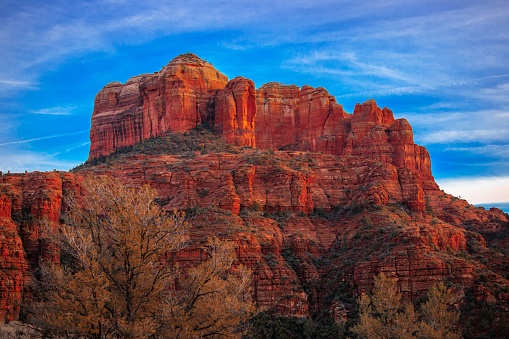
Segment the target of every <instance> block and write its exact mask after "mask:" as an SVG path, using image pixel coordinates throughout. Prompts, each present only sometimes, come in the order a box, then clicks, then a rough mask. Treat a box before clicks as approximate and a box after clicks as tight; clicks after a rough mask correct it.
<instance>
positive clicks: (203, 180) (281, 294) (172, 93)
mask: <svg viewBox="0 0 509 339" xmlns="http://www.w3.org/2000/svg"><path fill="white" fill-rule="evenodd" d="M204 122H207V123H208V124H209V125H210V126H212V127H213V129H214V130H215V132H216V133H218V134H219V135H220V136H221V137H222V139H224V140H226V142H228V143H229V144H231V145H235V146H240V147H233V148H231V149H230V150H229V151H225V149H228V148H225V147H223V148H221V147H219V148H218V149H219V150H214V148H213V147H212V148H207V147H205V146H206V145H205V144H204V141H201V140H198V141H197V144H198V145H202V146H200V147H198V148H194V149H193V150H192V151H185V152H184V151H183V152H181V153H178V152H176V153H171V154H166V153H164V154H161V153H157V155H155V154H134V153H131V154H127V155H124V156H123V157H119V158H117V159H115V160H111V159H110V161H108V162H107V163H105V164H104V163H103V164H101V163H99V164H97V165H96V166H93V167H92V166H88V167H87V166H85V167H84V168H82V169H80V170H75V171H73V172H72V173H66V172H52V173H40V172H34V173H26V174H7V175H1V174H0V223H1V226H2V227H1V228H0V251H1V252H0V269H1V270H0V321H1V320H2V319H8V320H15V319H17V317H18V314H19V307H20V305H21V303H23V302H24V300H28V299H30V290H29V288H28V279H29V276H30V274H29V272H30V269H33V268H35V267H36V266H37V264H38V263H39V261H40V260H43V261H44V260H50V261H54V262H58V260H59V253H58V251H57V250H56V249H55V248H54V247H52V246H50V245H49V243H48V242H46V241H45V234H44V232H45V230H47V229H57V228H58V227H59V225H60V222H61V216H62V212H63V211H64V210H65V196H66V195H68V194H77V195H78V196H79V195H82V194H83V192H82V189H81V182H82V180H83V177H84V176H87V175H92V176H97V175H106V176H109V177H112V178H115V179H118V180H120V181H122V182H124V183H125V184H127V185H128V186H132V187H138V186H140V185H144V184H150V185H151V186H152V187H153V188H155V189H156V190H157V192H158V202H159V203H160V204H161V205H162V206H163V208H165V209H167V210H173V209H178V210H184V211H187V212H188V217H189V223H190V225H191V227H192V228H191V230H190V232H189V239H190V241H189V246H188V247H187V248H186V249H185V250H183V251H181V252H179V253H177V254H176V257H175V259H176V260H177V261H178V262H179V264H181V265H182V266H183V267H189V266H192V265H196V264H198V263H199V262H200V261H201V260H204V258H205V257H204V256H203V251H201V250H200V246H201V244H203V243H205V241H206V239H207V237H211V236H219V237H221V238H228V239H232V240H233V241H234V242H235V244H236V251H237V258H238V263H241V264H243V265H246V266H247V267H249V268H250V269H251V270H252V271H253V296H254V298H255V300H256V302H257V305H258V306H259V308H260V309H263V310H274V311H277V312H278V313H280V314H283V315H295V316H309V315H310V314H311V313H312V312H319V311H321V310H322V311H323V310H325V311H327V312H329V313H330V314H331V316H332V317H333V318H334V319H335V321H337V322H344V321H345V320H346V319H347V315H348V307H349V306H348V305H346V304H345V305H346V306H345V305H343V304H341V303H338V302H331V300H336V301H337V300H343V299H341V298H343V297H344V295H342V294H341V293H343V294H344V293H348V294H349V295H350V297H352V295H353V296H356V295H358V294H360V293H362V291H365V290H369V289H370V288H371V286H372V284H373V276H374V275H376V274H378V273H380V272H384V273H386V274H387V275H388V276H391V277H395V278H397V279H398V285H399V287H400V289H401V291H402V293H403V295H404V297H405V298H407V299H413V298H417V297H419V296H421V295H422V294H423V293H425V292H426V291H427V290H428V289H429V288H430V287H431V286H432V285H433V284H434V283H435V282H438V281H442V280H448V281H450V282H452V283H454V284H456V285H457V286H458V288H459V289H465V291H467V289H471V290H472V291H474V292H475V298H477V299H478V300H479V302H484V300H488V299H489V302H490V303H495V304H497V305H499V304H500V303H502V304H503V303H505V304H503V305H506V304H507V303H508V302H509V297H508V296H507V293H505V294H504V293H502V292H500V291H498V292H497V290H496V289H497V288H498V287H497V286H509V282H508V281H507V280H506V279H507V277H508V276H507V271H508V267H509V259H508V257H507V255H505V254H504V253H506V252H504V251H507V249H508V247H509V238H508V236H507V234H509V233H508V232H507V228H508V227H509V221H508V220H507V215H506V214H504V213H503V212H502V211H500V210H496V209H492V210H484V209H481V208H475V207H474V206H471V205H469V204H468V202H466V201H464V200H461V199H457V198H454V197H452V196H450V195H448V194H446V193H444V192H442V191H440V190H439V188H438V186H437V185H436V183H435V182H434V179H433V176H432V174H431V164H430V158H429V154H428V152H427V151H426V149H424V148H423V147H421V146H418V145H415V144H414V141H413V133H412V129H411V126H410V125H409V123H408V122H407V121H406V120H405V119H397V120H395V119H394V116H393V114H392V112H391V111H390V110H389V109H387V108H384V109H381V108H379V107H378V106H377V105H376V103H375V102H374V101H373V100H370V101H367V102H365V103H363V104H358V105H356V107H355V109H354V112H353V114H348V113H346V112H345V111H344V110H343V108H342V106H341V105H339V104H337V103H336V101H335V99H334V97H332V96H331V95H330V94H329V93H328V92H327V91H326V90H325V89H323V88H312V87H309V86H304V87H302V88H299V87H297V86H293V85H292V86H286V85H282V84H278V83H268V84H265V85H263V86H262V87H261V88H259V89H258V90H256V89H255V86H254V84H253V82H252V81H251V80H249V79H245V78H242V77H238V78H235V79H232V80H231V81H228V79H227V78H226V76H224V75H222V74H221V73H219V72H218V71H217V70H215V69H214V68H213V67H212V66H211V65H210V64H208V63H207V62H205V61H203V60H201V59H199V58H198V57H196V56H194V55H182V56H179V57H177V58H175V59H174V60H173V61H171V62H170V63H169V64H168V65H167V66H166V67H164V68H163V69H162V70H161V72H159V73H155V74H151V75H141V76H138V77H134V78H131V79H130V80H128V81H127V82H126V83H125V84H120V83H111V84H108V85H107V86H105V88H103V89H102V90H101V91H100V92H99V94H98V95H97V97H96V101H95V108H94V113H93V117H92V130H91V142H92V145H91V150H90V159H95V158H98V157H100V156H102V155H107V154H110V153H112V152H114V151H115V150H118V149H119V148H122V147H125V146H131V145H134V144H135V143H138V142H141V141H143V140H146V139H150V138H152V137H156V136H160V135H162V134H164V133H166V132H168V131H170V132H171V131H173V132H185V131H188V130H190V129H192V128H194V127H196V126H197V125H198V124H200V123H204ZM184 137H185V136H183V138H184ZM179 140H180V139H179ZM205 140H212V139H205ZM205 142H207V141H205ZM244 146H250V147H244ZM255 147H258V148H255ZM179 149H180V148H179ZM277 149H285V151H279V150H277ZM499 249H502V250H499ZM482 277H483V279H484V282H483V283H484V284H485V285H486V286H484V285H483V286H480V280H481V278H482ZM461 292H463V290H461ZM460 294H461V293H460ZM463 295H464V294H463ZM483 298H484V299H483ZM350 306H351V305H350Z"/></svg>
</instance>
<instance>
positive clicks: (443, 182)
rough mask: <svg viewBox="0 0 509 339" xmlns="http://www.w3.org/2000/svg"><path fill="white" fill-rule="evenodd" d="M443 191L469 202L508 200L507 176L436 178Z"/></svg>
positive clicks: (508, 184) (508, 183)
mask: <svg viewBox="0 0 509 339" xmlns="http://www.w3.org/2000/svg"><path fill="white" fill-rule="evenodd" d="M436 181H437V183H438V184H439V186H440V188H442V189H443V190H444V191H445V192H447V193H449V194H452V195H455V196H461V198H463V199H466V200H467V201H468V202H469V203H471V204H482V203H495V202H509V177H481V178H475V177H474V178H472V177H463V178H454V179H437V180H436Z"/></svg>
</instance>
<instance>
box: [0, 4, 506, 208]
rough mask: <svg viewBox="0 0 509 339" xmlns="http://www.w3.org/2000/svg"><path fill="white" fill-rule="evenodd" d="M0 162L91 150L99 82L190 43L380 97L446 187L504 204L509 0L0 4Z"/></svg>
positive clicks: (67, 164)
mask: <svg viewBox="0 0 509 339" xmlns="http://www.w3.org/2000/svg"><path fill="white" fill-rule="evenodd" d="M0 21H1V22H2V25H0V55H1V62H0V170H2V171H4V172H6V171H7V170H10V171H11V172H23V171H25V170H28V171H34V170H42V171H44V170H52V169H62V170H68V169H70V168H72V167H74V166H76V165H78V164H80V163H82V162H84V161H85V160H86V158H87V155H88V148H89V145H90V144H89V138H88V131H89V128H90V118H91V113H92V109H93V101H94V97H95V95H96V94H97V92H98V91H99V90H100V89H101V88H102V87H103V86H104V85H105V84H106V83H108V82H110V81H121V82H124V81H126V80H127V79H128V78H129V77H131V76H133V75H137V74H141V73H152V72H154V71H159V70H160V69H161V68H162V67H163V66H164V65H166V64H167V63H168V61H169V60H171V59H173V58H174V57H175V56H177V55H178V54H181V53H185V52H193V53H195V54H197V55H198V56H200V57H201V58H202V59H205V60H207V61H209V62H211V63H212V64H213V65H214V66H215V67H216V68H218V69H219V70H220V71H221V72H223V73H224V74H226V75H227V76H228V77H229V78H233V77H235V76H237V75H242V76H245V77H248V78H250V79H252V80H253V81H254V82H255V84H256V86H257V87H259V86H261V85H262V84H263V83H265V82H268V81H278V82H282V83H286V84H297V85H299V86H302V85H304V84H308V85H311V86H315V87H316V86H322V87H325V88H326V89H327V90H329V92H330V93H331V94H332V95H334V96H335V97H336V98H337V100H338V102H339V103H342V104H343V106H344V108H345V110H346V111H348V112H352V111H353V107H354V105H355V103H357V102H363V101H365V100H367V99H370V98H374V99H375V100H376V101H377V102H378V104H379V105H380V106H382V107H383V106H387V107H389V108H391V109H392V110H393V111H394V113H395V115H396V117H398V118H399V117H404V118H407V119H408V120H409V121H410V123H411V124H412V126H413V128H414V134H415V141H416V143H418V144H420V145H423V146H425V147H426V148H427V149H428V150H429V151H430V153H431V159H432V164H433V173H434V176H435V178H436V179H437V182H438V183H439V184H440V185H441V187H442V188H443V189H445V191H446V192H448V193H452V194H454V195H460V196H462V197H463V198H466V199H467V200H469V201H470V202H472V203H484V202H497V201H498V202H500V201H509V3H507V0H503V1H493V0H485V1H469V0H462V1H443V0H440V1H427V0H418V1H414V0H386V1H358V0H355V1H353V0H352V1H351V0H343V1H341V0H339V1H338V0H336V1H335V0H323V1H310V0H306V1H301V0H291V1H278V0H271V1H264V0H260V1H252V0H250V1H245V0H236V1H230V0H223V1H222V0H216V1H200V0H187V1H152V0H146V1H123V0H109V1H108V0H106V1H66V0H61V1H22V0H17V1H9V0H2V1H1V2H0Z"/></svg>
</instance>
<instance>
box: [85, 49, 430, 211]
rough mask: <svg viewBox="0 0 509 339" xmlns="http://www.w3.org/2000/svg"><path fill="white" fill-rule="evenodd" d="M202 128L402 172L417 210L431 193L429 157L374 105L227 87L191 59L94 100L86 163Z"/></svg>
mask: <svg viewBox="0 0 509 339" xmlns="http://www.w3.org/2000/svg"><path fill="white" fill-rule="evenodd" d="M201 123H207V124H209V125H211V126H214V129H215V130H216V131H217V132H218V133H219V134H220V135H221V136H222V137H223V138H224V139H225V140H226V141H228V142H229V143H230V144H232V145H235V146H250V147H258V148H261V149H273V150H276V149H287V150H296V151H313V152H323V153H325V154H333V155H353V156H360V157H364V158H367V159H369V160H374V161H380V162H383V163H388V164H392V165H395V166H396V167H397V168H400V169H407V170H409V171H411V173H415V175H416V176H415V178H414V179H415V180H414V179H409V180H410V181H411V182H412V184H414V183H415V184H416V185H418V186H419V187H418V188H417V189H416V192H415V193H414V198H413V199H414V201H413V202H412V203H411V206H412V208H414V209H416V210H422V209H423V206H424V200H423V194H422V191H423V190H436V189H438V186H437V185H436V184H435V182H434V180H433V176H432V174H431V162H430V157H429V154H428V152H427V151H426V149H425V148H423V147H421V146H418V145H416V144H414V140H413V133H412V128H411V126H410V124H408V122H407V121H406V120H404V119H398V120H395V119H394V116H393V113H392V111H391V110H389V109H388V108H384V109H381V108H379V107H378V106H377V104H376V102H375V101H374V100H368V101H366V102H365V103H363V104H357V105H356V106H355V109H354V112H353V114H348V113H346V112H345V111H344V109H343V107H342V106H341V105H339V104H338V103H337V102H336V99H335V98H334V97H333V96H331V95H330V94H329V93H328V92H327V90H325V89H324V88H321V87H318V88H312V87H310V86H303V87H302V88H299V87H297V86H295V85H290V86H287V85H283V84H279V83H275V82H271V83H267V84H265V85H263V86H262V87H260V88H259V89H258V90H256V89H255V86H254V83H253V82H252V81H251V80H249V79H246V78H242V77H237V78H235V79H232V80H231V81H228V79H227V78H226V76H224V75H222V74H221V73H220V72H219V71H217V70H216V69H215V68H214V67H213V66H212V65H211V64H209V63H207V62H206V61H203V60H201V59H200V58H198V57H197V56H195V55H193V54H184V55H181V56H178V57H176V58H175V59H173V60H172V61H171V62H170V63H169V64H168V65H167V66H166V67H164V68H163V69H162V70H161V71H160V72H159V73H155V74H150V75H140V76H136V77H133V78H131V79H129V80H128V81H127V82H126V83H125V84H121V83H110V84H108V85H106V86H105V87H104V88H103V89H102V90H101V91H100V92H99V93H98V94H97V96H96V99H95V106H94V112H93V114H92V128H91V132H90V140H91V146H90V155H89V159H94V158H97V157H99V156H103V155H107V154H110V153H112V152H114V151H116V150H119V149H122V148H123V147H127V146H132V145H134V144H136V143H138V142H141V141H142V140H146V139H149V138H152V137H156V136H159V135H161V134H164V133H165V132H168V131H172V132H185V131H188V130H190V129H192V128H194V127H196V126H197V125H199V124H201ZM411 173H408V174H407V175H406V177H407V179H408V178H410V177H411V176H412V174H411ZM407 181H408V180H407ZM405 184H406V182H404V183H402V185H405Z"/></svg>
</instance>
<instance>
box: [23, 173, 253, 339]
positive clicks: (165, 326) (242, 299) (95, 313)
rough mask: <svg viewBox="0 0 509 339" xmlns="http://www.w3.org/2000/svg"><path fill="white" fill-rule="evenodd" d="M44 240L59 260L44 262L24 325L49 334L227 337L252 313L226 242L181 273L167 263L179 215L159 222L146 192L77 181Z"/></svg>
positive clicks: (178, 232) (215, 243)
mask: <svg viewBox="0 0 509 339" xmlns="http://www.w3.org/2000/svg"><path fill="white" fill-rule="evenodd" d="M83 187H84V189H85V194H83V196H71V197H69V198H68V199H67V201H66V205H67V213H66V215H65V223H64V225H62V227H61V228H60V229H59V230H56V231H55V232H53V237H52V239H53V241H55V244H56V245H58V247H59V248H60V251H61V252H60V258H61V262H60V264H58V263H43V264H42V265H41V269H40V272H39V285H38V288H39V292H40V294H39V296H38V297H39V299H38V301H37V302H35V303H34V305H33V308H32V312H31V314H30V320H31V321H32V322H33V323H34V324H35V325H36V326H38V327H39V328H41V329H42V330H43V331H45V332H46V333H49V334H50V335H52V336H62V337H80V338H148V337H152V338H159V337H164V338H168V337H171V338H194V337H207V336H208V337H219V336H221V337H236V336H239V324H240V323H242V322H243V321H245V320H246V319H247V318H248V317H249V316H250V315H251V313H252V312H253V311H254V306H253V302H252V300H251V297H250V293H249V286H250V272H249V271H248V270H246V269H245V268H243V267H242V266H240V265H235V258H236V256H235V248H234V244H233V243H231V242H228V241H221V240H218V239H211V240H209V242H208V243H207V245H206V246H204V248H203V251H206V252H207V254H208V257H209V259H207V260H205V261H204V262H202V263H200V264H199V265H198V266H195V267H192V268H190V269H188V270H182V269H179V267H178V265H176V264H175V263H173V262H172V261H171V260H168V259H167V258H168V256H169V254H171V253H172V252H176V251H179V250H181V249H182V248H183V247H184V246H185V245H186V243H185V234H186V230H187V226H186V223H185V222H184V215H183V214H182V213H178V212H175V211H174V212H173V213H170V214H168V213H167V212H165V211H163V210H162V209H161V208H160V206H158V205H157V204H156V203H155V202H154V201H155V198H156V192H155V191H154V190H153V189H151V188H150V187H148V186H143V187H140V188H129V187H126V186H125V185H123V184H122V183H120V182H117V181H112V180H110V179H105V178H95V179H90V178H88V179H86V180H85V182H84V185H83Z"/></svg>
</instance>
